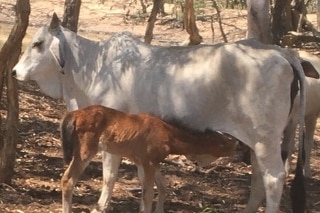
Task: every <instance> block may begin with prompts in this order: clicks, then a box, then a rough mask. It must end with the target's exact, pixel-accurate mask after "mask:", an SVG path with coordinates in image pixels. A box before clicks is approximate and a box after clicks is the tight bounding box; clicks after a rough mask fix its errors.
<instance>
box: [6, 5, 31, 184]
mask: <svg viewBox="0 0 320 213" xmlns="http://www.w3.org/2000/svg"><path fill="white" fill-rule="evenodd" d="M15 9H16V22H15V25H14V27H13V29H12V31H11V33H10V35H9V37H8V39H7V41H6V43H5V44H4V45H3V47H2V49H1V51H0V77H1V81H2V80H3V79H6V85H7V108H8V114H7V121H6V124H5V125H4V128H1V132H0V183H10V182H11V178H12V176H13V172H14V162H15V159H16V145H17V141H18V112H19V105H18V92H17V83H16V80H15V79H13V78H12V77H11V70H12V68H13V66H14V65H15V64H16V63H17V62H18V59H19V55H20V52H21V46H22V39H23V38H24V36H25V33H26V30H27V27H28V24H29V14H30V2H29V0H17V2H16V6H15ZM2 82H3V81H2ZM1 86H3V83H2V84H1ZM0 96H2V93H1V94H0ZM0 99H1V97H0Z"/></svg>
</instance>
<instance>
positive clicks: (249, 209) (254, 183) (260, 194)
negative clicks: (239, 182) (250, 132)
mask: <svg viewBox="0 0 320 213" xmlns="http://www.w3.org/2000/svg"><path fill="white" fill-rule="evenodd" d="M250 156H251V167H252V175H251V191H250V198H249V202H248V204H247V206H246V208H245V210H244V212H245V213H253V212H256V211H257V209H258V207H259V206H260V204H261V203H262V201H263V200H264V199H265V194H266V193H265V189H264V185H263V180H262V175H261V172H260V168H259V165H258V162H257V158H256V155H255V153H254V151H253V150H252V149H251V152H250Z"/></svg>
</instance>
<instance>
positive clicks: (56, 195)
mask: <svg viewBox="0 0 320 213" xmlns="http://www.w3.org/2000/svg"><path fill="white" fill-rule="evenodd" d="M63 2H64V1H63V0H47V1H45V0H37V1H36V0H31V6H32V11H31V16H30V27H29V28H28V32H27V36H26V39H25V42H24V43H26V42H27V41H28V40H30V37H31V36H32V35H33V33H34V32H35V30H36V29H37V28H38V27H39V26H41V25H42V24H43V23H45V22H47V20H48V19H49V18H50V15H51V14H52V12H53V11H55V12H57V14H58V15H59V16H60V17H61V16H62V11H63V10H62V8H63ZM82 2H83V3H82V9H81V13H80V24H79V26H80V27H79V33H80V34H82V35H84V36H86V37H89V38H92V39H96V40H99V39H104V38H107V37H109V36H110V35H111V34H112V33H114V32H119V31H124V30H126V31H130V32H132V33H134V34H135V35H137V36H139V37H141V38H143V35H144V31H145V26H146V20H147V18H146V17H144V15H143V14H140V15H139V10H140V6H139V5H137V4H135V3H133V4H131V5H130V4H129V2H127V3H123V2H122V3H116V2H117V1H114V2H111V1H106V2H107V3H106V4H105V5H101V4H98V0H93V1H89V0H83V1H82ZM14 3H15V1H12V0H11V1H10V0H2V1H1V2H0V45H1V43H2V42H3V41H5V40H6V37H7V36H8V35H9V32H10V29H11V27H12V23H13V21H14V18H13V17H14V13H13V11H12V7H13V4H14ZM129 10H130V11H129ZM128 11H129V14H130V15H132V16H131V17H130V18H129V17H126V16H125V14H127V13H128ZM214 12H215V11H213V10H212V11H211V10H206V11H204V14H206V15H210V14H212V13H214ZM245 15H246V11H243V10H223V11H222V16H223V23H224V25H223V27H224V30H225V32H226V34H227V37H228V40H229V41H233V40H237V39H240V38H243V37H244V35H245V23H246V17H245ZM172 17H173V16H171V15H169V16H166V17H162V18H159V20H158V21H157V23H156V26H155V30H154V33H155V36H154V40H153V43H154V44H159V45H164V44H168V45H174V44H180V43H182V42H183V41H184V40H185V39H187V37H188V35H187V34H186V32H184V31H182V29H181V28H178V26H179V25H180V24H181V23H180V22H177V21H174V20H173V19H172ZM197 24H198V27H199V30H200V34H201V35H202V36H203V37H204V40H205V42H207V43H210V42H212V31H211V28H210V19H209V18H208V17H205V16H204V18H203V20H202V21H198V23H197ZM214 28H215V36H214V37H215V42H220V41H222V38H221V34H220V30H219V28H218V25H217V24H216V22H215V23H214ZM19 91H20V94H19V104H20V129H19V134H20V137H21V140H20V142H19V144H18V152H17V161H16V168H15V175H14V177H13V180H12V184H11V185H4V184H2V185H0V213H2V212H15V213H23V212H25V213H49V212H50V213H51V212H54V213H55V212H61V190H60V187H59V181H60V178H61V175H62V173H63V172H64V169H65V167H66V166H65V165H64V163H63V160H62V158H61V157H62V153H61V147H60V141H59V132H58V126H59V119H60V118H61V116H62V115H63V114H64V112H65V105H64V103H63V102H61V101H59V100H54V99H51V98H49V97H46V96H44V95H43V94H42V93H41V92H40V91H39V89H38V87H37V86H36V85H35V84H33V83H23V82H19ZM5 111H6V104H5V102H4V101H2V102H1V104H0V112H1V113H2V115H5ZM319 127H320V126H319ZM319 131H320V129H319V128H318V129H317V133H316V136H315V141H316V143H315V149H314V150H313V153H312V169H313V176H312V178H311V179H308V180H306V184H307V190H308V195H307V196H308V209H309V211H310V212H320V166H319V162H320V160H319V156H320V149H319V146H320V144H319V140H320V132H319ZM171 161H172V162H173V163H164V164H163V165H162V171H163V173H164V174H165V175H166V178H167V182H168V196H167V202H166V204H165V211H166V212H187V213H189V212H190V213H191V212H223V213H229V212H239V211H240V210H241V209H243V208H244V206H245V204H246V202H247V199H248V195H249V186H250V171H251V168H250V166H248V165H246V164H244V163H240V162H237V161H235V160H234V159H228V158H225V159H221V160H219V161H217V162H215V163H214V164H212V167H210V168H209V169H194V166H193V164H192V163H191V162H189V161H187V160H185V159H184V158H183V157H179V156H171ZM101 173H102V169H101V162H100V157H99V156H97V158H96V159H95V161H93V162H92V163H91V164H90V166H89V167H88V168H87V170H86V171H85V174H84V175H83V176H82V178H81V180H80V182H79V184H78V185H77V187H76V191H75V196H74V200H73V202H74V212H89V211H90V209H92V208H93V207H94V205H95V203H96V201H97V200H98V197H99V193H100V188H101V180H102V178H101ZM291 178H292V177H290V178H288V181H287V183H286V185H285V188H284V195H283V199H282V202H281V212H290V199H289V190H288V189H289V185H290V181H291ZM140 195H141V194H140V190H139V183H138V180H137V175H136V168H135V166H134V165H132V164H131V163H130V162H128V161H126V160H125V161H123V163H122V164H121V167H120V173H119V179H118V181H117V183H116V186H115V189H114V194H113V198H112V203H111V205H112V212H137V211H138V206H139V197H140ZM259 212H263V208H261V209H260V210H259Z"/></svg>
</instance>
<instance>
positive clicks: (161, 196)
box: [154, 168, 167, 213]
mask: <svg viewBox="0 0 320 213" xmlns="http://www.w3.org/2000/svg"><path fill="white" fill-rule="evenodd" d="M155 182H156V185H157V189H158V201H157V205H156V209H155V211H154V212H155V213H164V202H165V200H166V185H167V184H166V180H165V177H164V176H163V175H162V174H161V171H160V169H159V168H157V170H156V177H155Z"/></svg>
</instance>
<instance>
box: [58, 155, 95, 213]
mask: <svg viewBox="0 0 320 213" xmlns="http://www.w3.org/2000/svg"><path fill="white" fill-rule="evenodd" d="M90 160H91V159H88V160H86V161H81V160H80V159H79V158H74V159H73V160H72V161H71V163H70V165H69V167H68V168H67V170H66V171H65V172H64V174H63V176H62V178H61V189H62V212H63V213H72V195H73V191H74V186H75V185H76V183H77V181H78V179H79V176H80V175H81V174H82V173H83V171H84V169H85V168H86V167H87V166H88V164H89V162H90Z"/></svg>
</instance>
